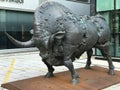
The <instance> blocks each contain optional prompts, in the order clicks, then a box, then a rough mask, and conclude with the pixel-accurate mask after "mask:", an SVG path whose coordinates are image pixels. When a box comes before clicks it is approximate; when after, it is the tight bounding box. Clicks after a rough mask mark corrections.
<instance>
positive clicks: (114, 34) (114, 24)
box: [113, 0, 116, 57]
mask: <svg viewBox="0 0 120 90" xmlns="http://www.w3.org/2000/svg"><path fill="white" fill-rule="evenodd" d="M113 39H114V57H115V56H116V0H114V15H113Z"/></svg>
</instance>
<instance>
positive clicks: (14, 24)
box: [0, 10, 33, 49]
mask: <svg viewBox="0 0 120 90" xmlns="http://www.w3.org/2000/svg"><path fill="white" fill-rule="evenodd" d="M1 19H2V20H1ZM0 26H1V27H0V34H1V35H0V49H5V48H18V47H16V46H15V45H14V44H12V42H11V41H10V40H9V39H8V38H7V37H6V36H5V34H4V31H7V32H8V33H9V34H10V35H11V36H13V37H14V38H15V39H17V40H20V41H26V40H29V39H30V38H31V36H32V35H31V34H30V32H29V31H30V30H31V29H32V28H33V13H30V12H18V11H8V10H4V12H3V11H0Z"/></svg>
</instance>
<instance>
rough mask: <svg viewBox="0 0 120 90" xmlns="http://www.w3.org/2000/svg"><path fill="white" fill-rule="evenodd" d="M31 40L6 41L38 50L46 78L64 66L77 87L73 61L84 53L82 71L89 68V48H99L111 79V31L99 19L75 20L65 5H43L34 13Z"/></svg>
mask: <svg viewBox="0 0 120 90" xmlns="http://www.w3.org/2000/svg"><path fill="white" fill-rule="evenodd" d="M32 34H33V37H32V38H31V40H29V41H26V42H20V41H18V40H16V39H14V38H13V37H12V36H10V35H9V34H8V33H6V35H7V36H8V38H9V39H10V40H11V41H12V42H13V43H14V44H16V45H17V46H22V47H30V46H33V45H35V46H36V47H37V48H38V49H39V50H40V54H39V55H40V56H41V57H42V61H43V62H44V63H45V64H46V66H47V68H48V72H47V74H46V77H48V78H49V77H53V76H54V75H53V71H54V67H53V66H60V65H64V66H66V67H67V68H68V69H69V71H70V72H71V77H72V82H73V84H77V83H78V82H79V81H78V74H77V72H76V71H75V69H74V66H73V63H72V62H73V61H74V60H75V59H76V58H79V57H80V56H81V55H82V54H83V53H84V52H85V51H87V56H88V58H87V63H86V66H85V68H86V69H89V68H90V65H91V56H92V53H93V51H92V48H93V47H95V48H98V49H100V51H101V52H102V55H103V56H104V57H106V58H107V61H108V64H109V66H108V67H109V74H110V75H114V65H113V63H112V59H111V57H110V55H109V44H110V42H109V38H110V30H109V27H108V25H107V22H106V21H105V19H104V18H103V16H101V15H96V16H92V17H90V16H86V15H85V16H77V15H75V14H74V13H72V11H71V10H69V9H68V8H67V7H65V6H64V5H61V4H59V3H57V2H50V1H49V2H46V3H44V4H42V5H41V6H40V7H38V8H37V9H36V10H35V13H34V30H33V32H32Z"/></svg>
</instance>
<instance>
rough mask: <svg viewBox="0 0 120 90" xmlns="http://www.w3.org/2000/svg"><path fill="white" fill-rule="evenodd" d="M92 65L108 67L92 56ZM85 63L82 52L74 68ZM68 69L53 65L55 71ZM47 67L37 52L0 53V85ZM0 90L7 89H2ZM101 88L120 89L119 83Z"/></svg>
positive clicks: (119, 65) (44, 70) (37, 72)
mask: <svg viewBox="0 0 120 90" xmlns="http://www.w3.org/2000/svg"><path fill="white" fill-rule="evenodd" d="M92 59H93V60H92V65H97V66H101V67H105V68H108V63H107V62H106V61H102V60H95V59H94V57H93V58H92ZM85 63H86V54H83V55H82V56H81V58H80V60H76V61H75V62H74V66H75V68H81V67H84V66H85ZM114 65H115V67H116V70H120V63H117V62H114ZM66 70H68V69H67V68H66V67H64V66H60V67H55V72H54V73H57V72H62V71H66ZM46 72H47V68H46V66H45V64H44V63H43V62H42V60H41V57H40V56H39V52H38V51H35V52H24V53H17V54H15V53H12V54H1V55H0V85H1V84H3V83H7V82H12V81H17V80H22V79H27V78H32V77H36V76H40V75H45V74H46ZM0 90H7V89H2V88H1V87H0ZM103 90H120V83H119V84H116V85H113V86H111V87H108V88H106V89H103Z"/></svg>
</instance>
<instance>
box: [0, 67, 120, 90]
mask: <svg viewBox="0 0 120 90" xmlns="http://www.w3.org/2000/svg"><path fill="white" fill-rule="evenodd" d="M77 72H78V74H79V76H80V78H79V79H80V82H79V83H78V84H76V85H72V84H70V78H71V77H70V74H69V73H70V72H68V71H66V72H61V73H57V74H55V77H53V78H44V77H43V76H40V77H34V78H30V79H25V80H21V81H15V82H10V83H6V84H2V87H5V88H8V89H9V90H101V89H103V88H105V87H108V86H111V85H113V84H117V83H118V82H120V78H119V77H120V72H118V71H115V75H114V76H110V75H108V74H107V73H106V72H107V69H104V68H101V67H97V66H93V67H92V69H91V70H85V69H78V70H77Z"/></svg>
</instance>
